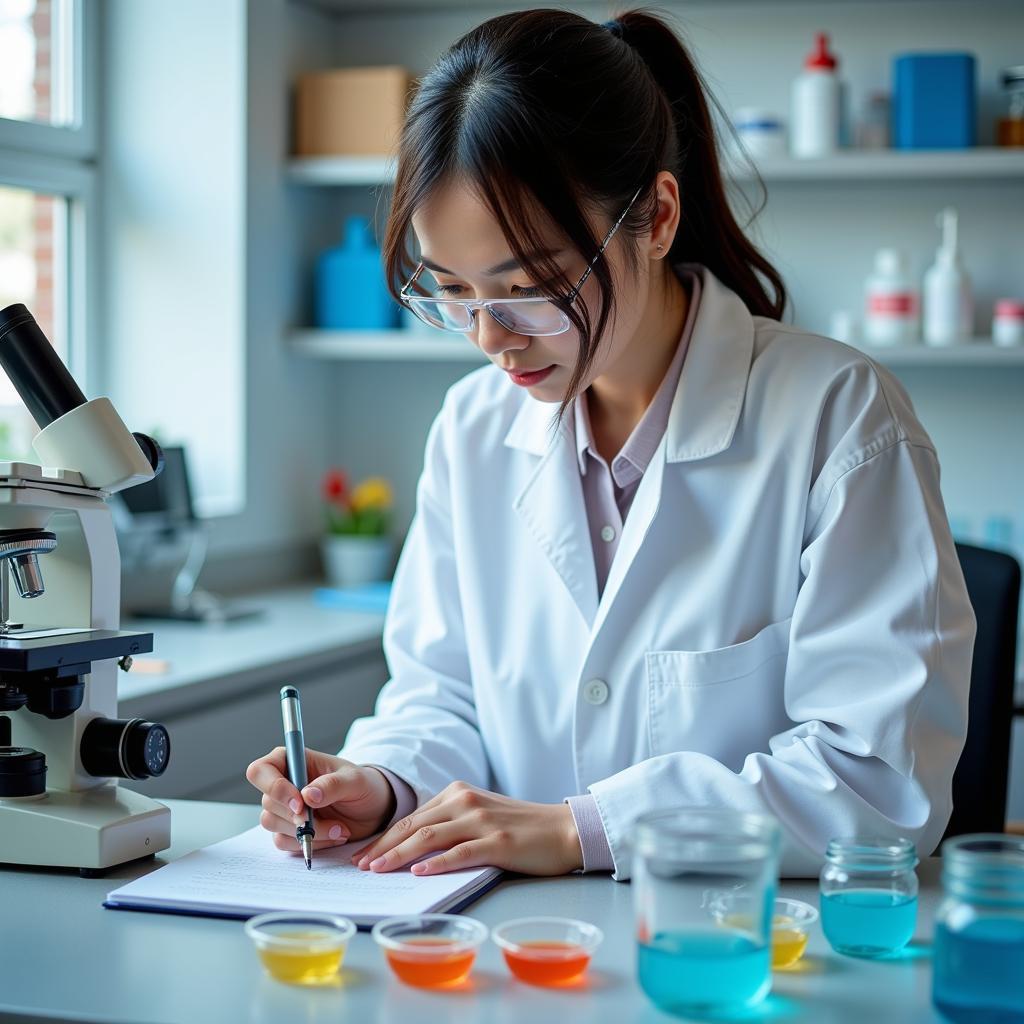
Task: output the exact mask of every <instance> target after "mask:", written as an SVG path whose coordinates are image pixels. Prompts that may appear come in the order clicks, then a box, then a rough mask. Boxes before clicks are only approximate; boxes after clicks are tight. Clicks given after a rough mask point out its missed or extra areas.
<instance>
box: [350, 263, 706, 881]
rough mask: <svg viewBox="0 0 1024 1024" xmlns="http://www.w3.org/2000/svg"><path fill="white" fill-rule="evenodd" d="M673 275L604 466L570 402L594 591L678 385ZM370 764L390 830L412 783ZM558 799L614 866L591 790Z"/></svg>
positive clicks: (691, 310)
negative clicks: (670, 320)
mask: <svg viewBox="0 0 1024 1024" xmlns="http://www.w3.org/2000/svg"><path fill="white" fill-rule="evenodd" d="M676 273H677V274H678V275H679V278H680V280H681V281H682V282H683V284H684V285H685V286H686V287H687V290H688V292H689V299H690V301H689V306H688V308H687V313H686V322H685V323H684V324H683V331H682V334H681V335H680V338H679V344H678V345H677V346H676V351H675V355H674V356H673V357H672V362H671V363H670V364H669V367H668V370H667V371H666V372H665V376H664V377H663V378H662V381H661V384H660V385H659V386H658V390H657V391H656V392H655V394H654V398H653V399H651V404H650V405H649V406H648V407H647V409H646V411H645V412H644V414H643V416H642V417H641V418H640V422H639V423H637V425H636V426H635V427H634V428H633V432H632V433H631V434H630V435H629V437H628V439H627V440H626V443H625V444H624V445H623V446H622V450H621V451H620V452H619V454H618V455H616V456H615V458H614V459H612V463H611V465H610V466H609V465H608V462H607V461H606V460H605V459H604V457H603V456H601V455H600V454H599V453H598V452H597V449H596V446H595V443H594V438H593V434H592V432H591V429H590V417H589V415H588V409H587V394H586V392H583V393H582V394H581V395H580V396H579V397H578V398H577V399H576V401H575V402H574V403H573V405H574V409H573V430H574V434H575V442H576V454H577V457H578V460H579V467H580V478H581V482H582V485H583V500H584V504H585V506H586V510H587V521H588V524H589V526H590V540H591V546H592V547H593V550H594V569H595V571H596V573H597V591H598V595H600V594H602V593H603V592H604V587H605V583H606V582H607V581H608V572H609V570H610V569H611V565H612V561H613V559H614V558H615V552H616V551H617V550H618V547H619V538H620V537H621V536H622V526H623V523H624V522H625V521H626V516H627V515H628V514H629V509H630V506H631V505H632V504H633V498H634V497H635V496H636V491H637V488H638V487H639V485H640V479H641V477H642V476H643V475H644V472H645V471H646V470H647V467H648V466H649V465H650V462H651V459H652V458H653V457H654V453H655V451H656V450H657V448H658V445H659V444H660V443H661V439H662V437H663V436H664V434H665V429H666V427H667V426H668V417H669V412H670V411H671V409H672V400H673V399H674V398H675V394H676V390H677V388H678V386H679V377H680V375H681V374H682V371H683V361H684V360H685V358H686V350H687V348H688V347H689V344H690V335H691V334H692V333H693V325H694V322H695V321H696V318H697V308H698V306H699V305H700V278H699V277H698V276H697V275H696V274H695V273H693V272H692V271H690V270H683V269H678V268H677V269H676ZM370 767H373V768H376V769H378V770H379V771H381V772H382V773H383V774H384V777H385V778H386V779H387V780H388V782H389V783H390V784H391V788H392V789H393V790H394V792H395V797H396V800H397V806H396V808H395V813H394V816H393V817H392V819H391V821H390V822H388V824H387V825H386V826H385V827H386V828H390V827H391V826H392V825H393V824H394V823H395V822H396V821H398V820H399V819H400V818H404V817H406V816H407V815H409V814H411V813H412V812H413V811H414V810H415V809H416V794H415V793H414V791H413V789H412V787H411V786H410V785H409V784H408V783H407V782H406V781H405V780H404V779H401V778H399V777H398V776H397V775H395V774H394V772H391V771H388V769H387V768H384V767H382V766H381V765H371V766H370ZM563 802H564V803H567V804H568V805H569V809H570V811H571V812H572V816H573V821H574V822H575V823H576V831H577V832H578V833H579V837H580V847H581V849H582V852H583V871H584V872H588V871H612V870H614V867H615V863H614V861H613V859H612V853H611V848H610V847H609V845H608V838H607V836H606V835H605V831H604V824H603V823H602V821H601V813H600V811H599V810H598V807H597V801H596V800H595V799H594V797H593V796H591V794H589V793H584V794H582V795H580V796H569V797H566V798H565V800H564V801H563Z"/></svg>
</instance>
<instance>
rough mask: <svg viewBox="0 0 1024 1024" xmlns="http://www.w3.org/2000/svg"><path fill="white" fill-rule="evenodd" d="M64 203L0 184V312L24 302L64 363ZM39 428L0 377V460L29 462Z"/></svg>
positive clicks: (11, 385)
mask: <svg viewBox="0 0 1024 1024" xmlns="http://www.w3.org/2000/svg"><path fill="white" fill-rule="evenodd" d="M67 205H68V204H67V200H66V199H65V198H64V197H63V196H53V195H47V194H46V193H42V192H32V191H30V190H28V189H22V188H8V187H5V186H3V185H0V309H3V308H4V307H5V306H9V305H11V303H14V302H23V303H24V304H25V305H26V306H28V308H29V309H30V310H31V311H32V314H33V315H34V316H35V318H36V321H37V322H38V323H39V326H40V327H41V328H42V329H43V333H44V334H45V335H46V336H47V338H49V339H50V341H51V343H52V344H53V346H54V348H56V349H57V352H58V353H59V354H60V356H61V358H62V359H63V360H64V361H65V362H67V358H68V350H67V311H66V304H67V281H66V280H65V268H66V253H65V249H66V241H67ZM37 430H38V427H37V426H36V424H35V421H34V420H33V419H32V417H31V416H30V415H29V413H28V410H27V409H26V408H25V405H24V403H23V402H22V401H21V398H20V397H19V396H18V393H17V391H15V390H14V385H13V384H11V382H10V381H9V380H8V379H7V376H6V374H3V373H0V458H7V459H22V460H25V461H29V460H30V459H31V458H32V455H31V453H32V438H33V437H34V436H35V434H36V431H37Z"/></svg>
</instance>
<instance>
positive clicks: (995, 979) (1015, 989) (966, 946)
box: [932, 834, 1024, 1024]
mask: <svg viewBox="0 0 1024 1024" xmlns="http://www.w3.org/2000/svg"><path fill="white" fill-rule="evenodd" d="M942 888H943V892H944V897H943V900H942V903H940V904H939V909H938V911H937V913H936V916H935V949H934V960H933V968H932V1001H933V1002H934V1003H935V1007H936V1009H938V1010H939V1012H940V1013H941V1014H942V1015H943V1017H945V1018H947V1019H948V1020H951V1021H957V1022H961V1021H962V1022H966V1024H1003V1022H1008V1021H1024V836H1008V835H998V834H996V835H967V836H957V837H956V838H955V839H948V840H946V842H945V843H943V844H942Z"/></svg>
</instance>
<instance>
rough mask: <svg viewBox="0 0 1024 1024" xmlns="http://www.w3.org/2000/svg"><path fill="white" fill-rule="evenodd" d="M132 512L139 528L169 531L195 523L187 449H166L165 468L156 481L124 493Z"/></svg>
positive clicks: (122, 493)
mask: <svg viewBox="0 0 1024 1024" xmlns="http://www.w3.org/2000/svg"><path fill="white" fill-rule="evenodd" d="M120 497H121V498H122V499H123V500H124V503H125V505H127V506H128V511H129V512H131V514H132V516H133V517H135V518H136V519H137V520H138V521H139V524H140V525H141V524H142V523H143V522H144V523H145V524H146V525H147V526H165V527H168V528H171V527H175V526H181V525H184V524H191V523H193V522H194V521H195V518H196V514H195V509H194V508H193V506H192V488H191V487H190V486H189V480H188V467H187V465H186V464H185V449H184V448H183V447H181V446H180V445H168V446H166V447H165V448H164V468H163V472H161V473H159V474H158V475H157V476H155V477H154V478H153V479H152V480H149V481H147V482H146V483H144V484H139V485H138V486H136V487H129V488H128V489H127V490H124V491H121V492H120Z"/></svg>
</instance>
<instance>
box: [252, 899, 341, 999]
mask: <svg viewBox="0 0 1024 1024" xmlns="http://www.w3.org/2000/svg"><path fill="white" fill-rule="evenodd" d="M355 932H356V926H355V924H353V922H352V921H350V920H349V919H348V918H347V917H338V916H336V915H335V914H317V913H283V912H282V913H273V914H260V915H259V916H257V917H250V918H249V920H248V921H246V922H245V933H246V935H248V936H249V938H250V939H252V942H253V945H254V946H255V947H256V952H257V953H258V954H259V958H260V960H261V962H262V963H263V966H264V968H265V969H266V971H267V973H268V974H269V975H270V976H271V977H272V978H275V979H276V980H277V981H282V982H285V983H286V984H288V985H329V984H333V983H335V982H336V981H337V980H338V971H339V969H340V968H341V963H342V960H343V959H344V958H345V950H346V949H347V948H348V943H349V940H350V939H351V938H352V936H353V935H354V934H355Z"/></svg>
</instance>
